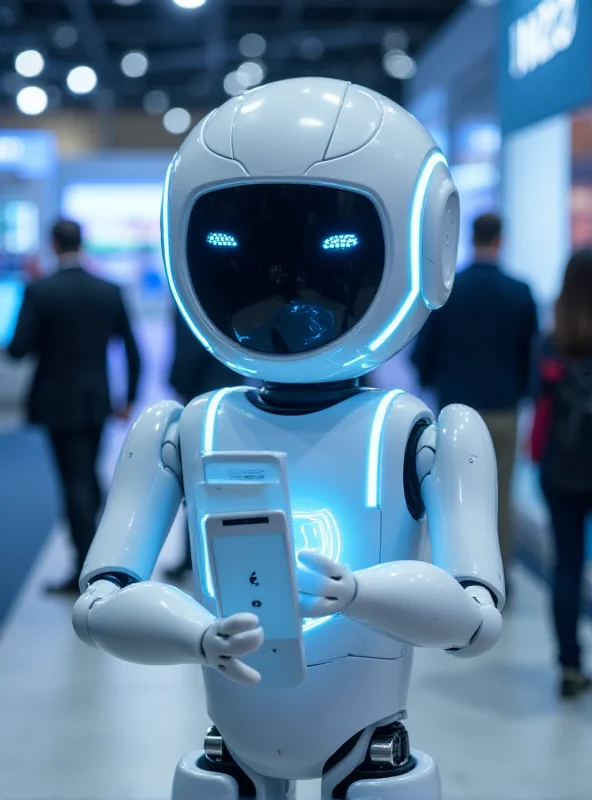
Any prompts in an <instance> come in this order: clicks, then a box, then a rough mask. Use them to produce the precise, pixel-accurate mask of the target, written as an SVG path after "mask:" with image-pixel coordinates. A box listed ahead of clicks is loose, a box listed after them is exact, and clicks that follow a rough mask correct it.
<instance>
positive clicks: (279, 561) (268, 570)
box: [212, 533, 301, 639]
mask: <svg viewBox="0 0 592 800" xmlns="http://www.w3.org/2000/svg"><path fill="white" fill-rule="evenodd" d="M212 549H213V556H214V565H215V575H216V584H217V585H216V590H217V592H218V597H217V600H218V603H219V606H220V610H221V612H222V616H223V617H229V616H231V615H232V614H239V613H243V612H249V613H252V614H256V615H257V616H258V617H259V619H260V622H261V625H262V627H263V630H264V632H265V638H266V639H294V638H297V637H298V636H299V635H300V627H301V624H300V614H299V609H298V607H297V605H296V603H295V600H294V594H293V590H292V576H291V570H292V569H293V565H292V564H290V561H289V558H290V556H289V553H288V552H287V550H286V540H285V538H284V536H283V535H282V534H281V533H238V534H236V535H234V534H231V535H226V534H224V535H220V536H214V537H213V542H212Z"/></svg>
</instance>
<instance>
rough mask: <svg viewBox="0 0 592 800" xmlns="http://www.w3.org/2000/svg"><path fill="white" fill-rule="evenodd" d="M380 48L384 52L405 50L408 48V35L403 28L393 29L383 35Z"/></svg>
mask: <svg viewBox="0 0 592 800" xmlns="http://www.w3.org/2000/svg"><path fill="white" fill-rule="evenodd" d="M382 46H383V48H384V49H385V50H386V51H389V50H407V48H408V47H409V34H408V33H407V31H405V30H403V28H393V29H392V30H390V31H387V32H386V33H385V35H384V39H383V40H382Z"/></svg>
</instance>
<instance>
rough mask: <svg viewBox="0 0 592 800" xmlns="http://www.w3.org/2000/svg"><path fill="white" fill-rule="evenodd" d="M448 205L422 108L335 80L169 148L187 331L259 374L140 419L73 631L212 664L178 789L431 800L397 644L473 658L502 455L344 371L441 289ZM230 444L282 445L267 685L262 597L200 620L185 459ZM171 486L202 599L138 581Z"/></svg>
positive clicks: (269, 98) (245, 448) (141, 652)
mask: <svg viewBox="0 0 592 800" xmlns="http://www.w3.org/2000/svg"><path fill="white" fill-rule="evenodd" d="M458 224H459V201H458V194H457V192H456V189H455V187H454V184H453V182H452V179H451V177H450V173H449V170H448V166H447V164H446V161H445V159H444V157H443V156H442V154H441V152H440V151H439V150H438V147H437V146H436V144H435V143H434V141H433V140H432V138H431V137H430V136H429V134H428V133H427V132H426V131H425V130H424V128H423V127H422V126H421V125H420V124H419V123H418V122H417V121H416V120H415V119H414V118H413V117H411V116H410V115H409V114H408V113H407V112H406V111H404V110H403V109H402V108H400V107H399V106H397V105H396V104H395V103H393V102H391V101H390V100H388V99H386V98H385V97H382V96H380V95H378V94H376V93H374V92H372V91H369V90H367V89H364V88H361V87H359V86H355V85H351V84H348V83H345V82H341V81H337V80H329V79H298V80H290V81H283V82H280V83H276V84H270V85H267V86H263V87H261V88H258V89H255V90H253V91H250V92H248V93H246V94H244V95H243V96H240V97H236V98H233V99H231V100H229V101H228V102H227V103H225V104H224V105H223V106H221V107H220V108H219V109H217V110H216V111H214V112H213V113H211V114H210V115H209V116H208V117H206V118H205V119H204V120H203V121H202V122H201V123H200V124H199V125H198V126H197V127H196V128H195V129H194V130H193V131H192V132H191V133H190V134H189V136H188V137H187V139H186V140H185V142H184V143H183V145H182V146H181V148H180V150H179V152H178V153H177V154H176V155H175V157H174V159H173V162H172V164H171V166H170V168H169V171H168V174H167V177H166V184H165V189H164V200H163V208H162V240H163V252H164V259H165V264H166V269H167V274H168V279H169V282H170V287H171V291H172V293H173V295H174V298H175V301H176V302H177V304H178V306H179V308H180V310H181V312H182V314H183V316H184V317H185V319H186V321H187V324H188V325H189V326H190V328H191V329H192V331H193V332H194V334H195V336H196V337H197V338H198V339H199V340H200V341H201V343H202V344H203V345H204V346H205V347H206V348H208V350H210V352H212V353H213V354H214V355H215V356H216V357H217V358H218V359H220V360H221V361H223V362H224V363H225V364H227V365H228V366H230V367H231V368H232V369H234V370H236V371H237V372H239V373H241V374H242V375H244V376H246V377H249V378H253V379H256V380H260V381H262V382H263V387H262V388H261V389H248V388H246V389H245V388H243V387H241V388H240V389H223V390H221V391H217V392H214V393H212V394H209V395H206V396H202V397H199V398H197V399H195V400H194V401H193V402H192V403H190V404H189V406H187V407H186V408H185V409H183V408H182V407H181V406H180V405H178V404H177V403H175V402H169V401H166V402H160V403H157V404H156V405H153V406H151V407H150V408H148V409H146V410H145V411H144V412H143V413H142V415H141V416H140V418H139V419H138V420H137V422H136V423H135V425H134V426H133V428H132V430H131V432H130V433H129V436H128V438H127V441H126V443H125V445H124V448H123V451H122V454H121V457H120V460H119V464H118V466H117V470H116V473H115V477H114V480H113V484H112V488H111V492H110V496H109V500H108V503H107V507H106V510H105V514H104V516H103V519H102V521H101V524H100V527H99V530H98V532H97V535H96V537H95V541H94V543H93V545H92V548H91V550H90V553H89V556H88V558H87V561H86V564H85V566H84V569H83V572H82V575H81V579H80V587H81V592H82V593H83V594H82V596H81V598H80V599H79V600H78V602H77V604H76V606H75V611H74V625H75V629H76V632H77V633H78V635H79V637H80V638H81V639H82V640H83V641H84V642H86V643H87V644H89V645H91V646H94V647H98V648H101V649H103V650H106V651H107V652H109V653H111V654H112V655H114V656H116V657H118V658H121V659H124V660H127V661H131V662H136V663H140V664H180V663H195V664H200V665H202V666H203V677H204V681H205V690H206V695H207V702H208V712H209V715H210V717H211V719H212V721H213V723H214V727H213V728H212V729H210V731H209V732H208V735H207V737H206V743H205V749H204V751H201V752H196V753H192V754H190V755H189V756H187V757H186V758H185V759H183V760H182V761H181V763H180V764H179V767H178V769H177V773H176V775H175V779H174V785H173V799H174V800H238V799H239V798H240V799H241V800H243V798H257V800H286V798H293V797H294V793H295V781H297V780H303V779H304V780H305V779H311V778H321V777H322V798H323V800H330V799H332V798H345V799H346V800H394V799H395V798H396V800H438V798H439V797H440V783H439V777H438V770H437V767H436V766H435V764H434V762H433V761H432V759H431V758H430V757H429V756H427V755H425V754H423V753H421V752H418V751H416V750H414V749H411V750H410V749H409V743H408V738H407V735H406V731H405V728H404V727H403V724H402V720H403V719H404V718H405V709H406V703H407V692H408V686H409V677H410V671H411V662H412V652H413V648H414V647H434V648H441V649H442V650H445V651H447V652H449V653H450V654H451V655H452V656H458V657H467V658H468V657H472V656H477V655H479V654H481V653H484V652H485V651H487V650H489V649H490V648H491V647H492V646H493V645H494V644H495V642H496V641H497V640H498V638H499V636H500V633H501V626H502V622H501V615H500V612H501V609H502V608H503V604H504V578H503V572H502V564H501V559H500V553H499V545H498V535H497V478H496V463H495V456H494V451H493V447H492V443H491V440H490V437H489V434H488V431H487V429H486V427H485V425H484V423H483V421H482V420H481V418H480V417H479V416H478V415H477V414H476V413H475V412H474V411H472V410H471V409H469V408H466V407H464V406H460V405H457V406H451V407H448V408H445V409H444V410H443V411H442V413H441V415H440V417H439V419H438V420H437V421H434V419H433V416H432V414H431V413H430V411H429V410H428V408H426V406H425V405H424V404H423V403H422V402H420V401H419V400H418V399H416V398H415V397H412V396H410V395H409V394H406V393H403V392H400V391H390V392H381V391H375V390H363V389H360V388H359V386H358V379H359V377H360V376H362V375H364V374H365V373H367V372H368V371H370V370H372V369H374V368H376V367H378V366H379V365H380V364H383V363H384V362H386V361H387V360H388V359H390V358H391V357H392V356H393V355H394V354H395V353H397V352H398V351H399V350H401V348H402V347H403V346H404V345H406V344H407V343H408V342H409V341H410V340H411V339H412V337H413V336H414V335H415V334H416V333H417V332H418V331H419V329H420V328H421V326H422V325H423V323H424V322H425V320H426V319H427V317H428V315H429V313H430V311H431V310H433V309H437V308H439V307H440V306H442V305H443V304H444V303H445V301H446V300H447V298H448V296H449V293H450V291H451V288H452V284H453V280H454V272H455V260H456V252H457V244H458ZM460 357H462V354H460V353H459V358H460ZM229 451H240V452H246V453H248V452H253V453H257V452H262V451H273V452H277V453H282V454H285V460H286V464H287V474H288V480H289V491H290V498H291V510H292V520H293V524H292V535H293V541H294V549H295V551H297V552H299V555H298V569H297V581H298V589H299V592H300V601H301V615H302V626H303V631H304V632H303V642H304V649H305V656H306V665H307V669H306V676H305V679H304V680H303V681H302V682H300V683H299V684H298V685H295V686H289V687H286V688H283V689H278V688H270V687H267V686H264V685H263V683H259V677H260V676H259V675H258V673H257V672H256V671H255V670H254V669H253V668H252V667H250V666H248V665H247V664H245V663H244V660H243V659H246V660H247V661H248V660H249V657H250V655H252V654H254V653H255V652H256V651H258V650H259V648H260V647H261V646H262V642H263V641H264V636H265V631H262V630H261V628H260V627H259V621H258V618H257V617H256V616H254V615H253V614H236V615H233V616H231V617H230V618H228V619H225V620H222V619H218V618H217V617H216V608H217V606H216V601H215V598H214V597H213V594H214V592H213V588H212V585H211V575H210V573H209V566H208V563H207V560H208V555H207V550H206V548H205V547H204V542H203V525H202V522H203V519H202V517H203V513H204V511H203V509H200V508H199V507H198V503H197V502H196V498H197V497H198V493H197V492H196V488H195V487H196V486H197V483H198V480H197V477H196V475H197V473H196V470H197V466H196V465H197V464H198V462H199V459H200V457H201V456H203V454H204V453H205V454H208V453H214V454H216V453H224V452H229ZM182 501H184V502H185V503H186V505H187V510H188V517H189V524H190V530H191V536H192V552H193V563H194V571H195V575H196V578H195V589H196V598H197V599H194V598H192V597H190V596H189V595H187V594H185V593H183V592H181V591H179V590H178V589H175V588H173V587H170V586H166V585H164V584H161V583H159V582H156V581H151V575H152V572H153V569H154V566H155V563H156V560H157V558H158V554H159V552H160V550H161V548H162V545H163V542H164V541H165V539H166V537H167V534H168V532H169V529H170V527H171V525H172V522H173V520H174V518H175V515H176V514H177V511H178V508H179V505H180V503H181V502H182ZM428 529H429V536H428ZM426 537H428V538H429V544H430V545H431V558H430V559H429V560H422V558H423V554H424V550H423V547H424V544H425V543H426ZM303 550H306V551H308V552H306V553H303V552H302V551H303Z"/></svg>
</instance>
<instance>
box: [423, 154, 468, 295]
mask: <svg viewBox="0 0 592 800" xmlns="http://www.w3.org/2000/svg"><path fill="white" fill-rule="evenodd" d="M459 236H460V201H459V197H458V191H457V189H456V186H455V185H454V183H453V182H452V178H451V176H450V172H449V171H448V168H447V167H446V166H445V165H444V164H438V166H437V167H436V169H435V170H434V174H433V175H432V179H431V181H430V186H429V189H428V193H427V196H426V199H425V204H424V208H423V224H422V269H421V293H422V296H423V299H424V302H425V304H426V306H427V307H428V308H429V309H431V310H435V309H437V308H441V307H442V306H443V305H444V303H445V302H446V301H447V300H448V298H449V297H450V292H451V291H452V286H453V284H454V277H455V274H456V259H457V255H458V241H459Z"/></svg>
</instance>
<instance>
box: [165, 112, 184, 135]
mask: <svg viewBox="0 0 592 800" xmlns="http://www.w3.org/2000/svg"><path fill="white" fill-rule="evenodd" d="M162 124H163V125H164V127H165V129H166V130H167V131H168V132H169V133H177V134H179V133H185V131H186V130H187V129H188V128H189V126H190V125H191V114H190V113H189V111H187V110H186V109H184V108H171V110H170V111H167V112H166V114H165V115H164V117H163V119H162Z"/></svg>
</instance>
